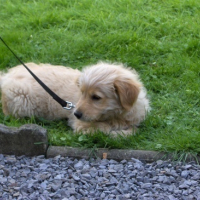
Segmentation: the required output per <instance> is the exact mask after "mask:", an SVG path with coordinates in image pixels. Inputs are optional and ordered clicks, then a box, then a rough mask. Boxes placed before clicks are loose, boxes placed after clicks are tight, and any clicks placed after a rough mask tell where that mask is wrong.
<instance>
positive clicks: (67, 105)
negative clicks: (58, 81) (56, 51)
mask: <svg viewBox="0 0 200 200" xmlns="http://www.w3.org/2000/svg"><path fill="white" fill-rule="evenodd" d="M0 39H1V41H2V42H3V43H4V45H5V46H6V47H7V48H8V49H9V50H10V51H11V53H12V54H13V55H14V56H15V58H17V60H18V61H19V62H20V63H21V64H22V65H23V66H24V67H25V68H26V69H27V70H28V71H29V73H30V74H31V75H32V76H33V78H34V79H35V80H36V81H37V82H38V83H39V84H40V85H41V86H42V87H43V88H44V90H45V91H46V92H48V93H49V94H50V95H51V96H52V97H53V99H54V100H56V101H57V102H58V103H59V104H60V105H61V106H62V107H63V108H64V109H67V110H71V109H72V108H74V107H75V106H74V105H73V104H72V102H69V101H65V100H63V99H61V98H60V97H59V96H58V95H57V94H55V93H54V92H53V91H52V90H51V89H50V88H49V87H47V86H46V85H45V84H44V83H43V82H42V81H41V80H40V79H39V78H38V77H37V76H36V75H35V74H34V73H33V72H32V71H31V70H30V69H29V68H28V67H27V66H26V65H25V64H24V63H23V62H22V61H21V60H20V58H19V57H18V56H17V55H16V54H15V53H14V52H13V51H12V49H11V48H10V47H9V46H8V45H7V44H6V43H5V41H4V40H3V39H2V38H1V37H0Z"/></svg>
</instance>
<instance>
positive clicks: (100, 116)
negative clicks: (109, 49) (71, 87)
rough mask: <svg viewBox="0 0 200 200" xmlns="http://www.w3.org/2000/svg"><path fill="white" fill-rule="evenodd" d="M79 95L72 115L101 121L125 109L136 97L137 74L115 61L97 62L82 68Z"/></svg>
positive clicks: (138, 84) (138, 86)
mask: <svg viewBox="0 0 200 200" xmlns="http://www.w3.org/2000/svg"><path fill="white" fill-rule="evenodd" d="M79 86H80V90H81V92H82V95H81V97H80V99H79V101H78V103H77V105H76V109H75V112H74V114H75V116H76V117H77V118H78V119H80V120H82V121H90V122H92V121H105V120H107V119H112V118H116V117H118V116H117V115H122V114H123V113H126V112H128V111H129V110H130V109H131V108H132V106H133V104H134V103H135V101H136V100H137V98H138V94H139V92H140V87H141V84H140V82H139V80H138V77H137V74H136V73H135V72H134V71H132V70H129V69H127V68H124V67H122V66H119V65H111V64H107V63H99V64H97V65H95V66H92V67H89V68H86V69H85V70H84V71H83V74H82V76H81V77H80V80H79Z"/></svg>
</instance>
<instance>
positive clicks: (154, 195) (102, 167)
mask: <svg viewBox="0 0 200 200" xmlns="http://www.w3.org/2000/svg"><path fill="white" fill-rule="evenodd" d="M4 199H5V200H9V199H12V200H15V199H16V200H19V199H23V200H26V199H27V200H28V199H31V200H34V199H35V200H48V199H62V200H75V199H83V200H87V199H88V200H93V199H94V200H100V199H105V200H106V199H109V200H112V199H116V200H126V199H133V200H134V199H137V200H155V199H158V200H179V199H183V200H194V199H197V200H200V166H199V165H196V164H195V163H194V162H190V163H185V164H184V163H180V162H176V163H173V162H170V161H162V160H158V161H157V162H153V163H143V162H141V161H139V160H137V159H134V158H132V159H131V160H130V161H127V160H122V161H120V162H117V161H115V160H107V159H103V160H101V159H92V160H90V161H88V160H84V159H81V160H77V159H71V158H67V157H61V156H56V157H54V158H49V159H45V158H44V156H36V157H26V156H19V157H17V156H6V155H2V154H0V200H4Z"/></svg>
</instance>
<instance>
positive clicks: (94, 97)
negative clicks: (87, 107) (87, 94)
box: [91, 94, 101, 101]
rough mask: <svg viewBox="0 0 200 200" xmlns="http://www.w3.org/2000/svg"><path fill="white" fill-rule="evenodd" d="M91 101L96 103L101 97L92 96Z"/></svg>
mask: <svg viewBox="0 0 200 200" xmlns="http://www.w3.org/2000/svg"><path fill="white" fill-rule="evenodd" d="M91 98H92V100H95V101H98V100H100V99H101V97H100V96H98V95H95V94H94V95H92V97H91Z"/></svg>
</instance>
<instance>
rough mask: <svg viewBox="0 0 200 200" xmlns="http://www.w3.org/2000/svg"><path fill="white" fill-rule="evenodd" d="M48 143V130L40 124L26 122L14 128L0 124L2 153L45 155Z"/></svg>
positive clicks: (0, 150)
mask: <svg viewBox="0 0 200 200" xmlns="http://www.w3.org/2000/svg"><path fill="white" fill-rule="evenodd" d="M47 145H48V139H47V130H46V129H44V128H42V127H40V126H38V125H35V124H26V125H23V126H21V127H20V128H13V127H7V126H5V125H3V124H0V154H7V155H27V156H34V155H41V154H43V155H44V154H45V153H46V150H47ZM12 162H13V160H12Z"/></svg>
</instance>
